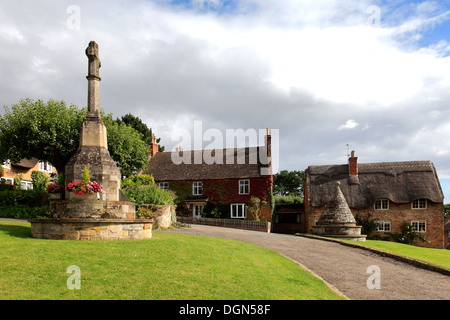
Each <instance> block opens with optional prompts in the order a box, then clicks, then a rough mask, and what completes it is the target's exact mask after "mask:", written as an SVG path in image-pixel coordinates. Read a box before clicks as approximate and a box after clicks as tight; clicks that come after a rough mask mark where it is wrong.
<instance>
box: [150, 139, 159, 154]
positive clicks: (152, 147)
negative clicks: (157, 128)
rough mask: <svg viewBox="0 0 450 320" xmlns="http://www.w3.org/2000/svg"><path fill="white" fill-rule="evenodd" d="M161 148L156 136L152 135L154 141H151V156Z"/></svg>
mask: <svg viewBox="0 0 450 320" xmlns="http://www.w3.org/2000/svg"><path fill="white" fill-rule="evenodd" d="M158 150H159V145H158V144H157V143H156V136H155V135H152V142H150V157H154V156H155V154H156V153H157V152H158Z"/></svg>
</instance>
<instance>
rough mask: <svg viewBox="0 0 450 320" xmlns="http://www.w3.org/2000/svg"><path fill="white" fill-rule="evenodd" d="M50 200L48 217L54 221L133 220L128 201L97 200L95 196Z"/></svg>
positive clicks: (131, 203) (133, 214) (132, 211)
mask: <svg viewBox="0 0 450 320" xmlns="http://www.w3.org/2000/svg"><path fill="white" fill-rule="evenodd" d="M70 194H71V196H73V197H72V198H71V199H69V200H50V217H51V218H55V219H71V218H75V219H80V218H81V219H134V218H135V217H136V215H135V211H136V209H135V204H134V202H130V201H106V200H99V199H98V198H97V195H96V194H92V195H85V196H74V194H73V192H70Z"/></svg>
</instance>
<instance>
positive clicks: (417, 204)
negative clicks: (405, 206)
mask: <svg viewBox="0 0 450 320" xmlns="http://www.w3.org/2000/svg"><path fill="white" fill-rule="evenodd" d="M427 205H428V201H427V199H426V198H420V199H416V200H413V202H411V209H414V210H423V209H426V208H427Z"/></svg>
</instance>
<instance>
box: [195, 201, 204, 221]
mask: <svg viewBox="0 0 450 320" xmlns="http://www.w3.org/2000/svg"><path fill="white" fill-rule="evenodd" d="M202 211H203V206H200V205H197V204H194V209H193V213H192V215H193V217H194V218H201V216H202Z"/></svg>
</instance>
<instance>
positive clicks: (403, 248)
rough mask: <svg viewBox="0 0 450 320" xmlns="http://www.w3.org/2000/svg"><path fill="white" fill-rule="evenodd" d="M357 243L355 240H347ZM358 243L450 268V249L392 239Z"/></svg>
mask: <svg viewBox="0 0 450 320" xmlns="http://www.w3.org/2000/svg"><path fill="white" fill-rule="evenodd" d="M347 242H351V243H353V244H355V242H354V241H353V242H352V241H350V240H347ZM356 244H358V245H362V246H367V247H371V248H374V249H378V250H380V251H385V252H390V253H393V254H397V255H400V256H403V257H407V258H411V259H414V260H418V261H423V262H426V263H428V264H431V265H435V266H438V267H441V268H445V269H449V270H450V250H445V249H434V248H424V247H418V246H413V245H408V244H403V243H398V242H392V241H381V240H366V241H364V242H357V243H356Z"/></svg>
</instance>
